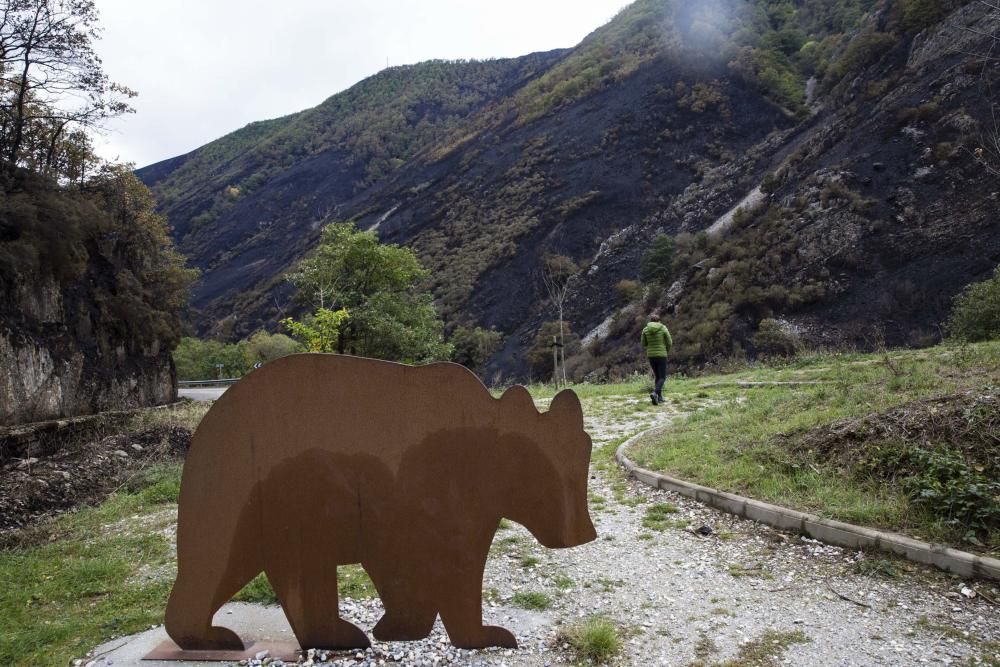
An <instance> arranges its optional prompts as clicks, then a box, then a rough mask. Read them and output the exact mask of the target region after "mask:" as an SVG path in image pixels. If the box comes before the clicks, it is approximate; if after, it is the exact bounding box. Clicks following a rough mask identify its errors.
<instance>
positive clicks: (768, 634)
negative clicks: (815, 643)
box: [716, 630, 811, 667]
mask: <svg viewBox="0 0 1000 667" xmlns="http://www.w3.org/2000/svg"><path fill="white" fill-rule="evenodd" d="M809 641H811V640H810V639H809V637H807V636H806V634H805V633H804V632H802V631H801V630H795V631H792V632H784V631H781V630H767V631H765V632H764V633H763V634H762V635H761V636H760V637H757V638H756V639H752V640H750V641H749V642H747V643H746V644H743V645H742V646H740V650H739V652H738V653H737V654H736V657H734V658H732V659H731V660H726V661H725V662H720V663H718V664H717V665H716V667H773V666H776V665H779V664H781V656H782V655H784V653H785V651H786V650H788V647H789V646H791V645H792V644H805V643H807V642H809Z"/></svg>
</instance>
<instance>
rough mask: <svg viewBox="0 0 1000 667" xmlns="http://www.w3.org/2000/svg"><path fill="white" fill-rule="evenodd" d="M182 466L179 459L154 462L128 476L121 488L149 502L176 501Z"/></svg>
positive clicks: (179, 490)
mask: <svg viewBox="0 0 1000 667" xmlns="http://www.w3.org/2000/svg"><path fill="white" fill-rule="evenodd" d="M183 466H184V464H183V462H180V461H164V462H161V463H155V464H153V465H151V466H150V467H149V468H146V469H145V470H142V471H140V472H139V473H137V474H136V475H134V476H132V477H131V478H129V479H128V480H127V481H126V482H125V484H124V486H123V487H122V488H123V489H124V490H126V491H128V492H131V493H135V494H137V495H138V496H139V497H140V498H141V499H142V500H143V501H144V502H147V503H150V504H154V505H155V504H161V503H176V502H177V497H178V496H179V495H180V492H181V469H182V468H183Z"/></svg>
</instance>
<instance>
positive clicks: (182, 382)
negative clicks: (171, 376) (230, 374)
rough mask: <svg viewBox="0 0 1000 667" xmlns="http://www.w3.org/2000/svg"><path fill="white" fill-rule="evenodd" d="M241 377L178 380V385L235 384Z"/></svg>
mask: <svg viewBox="0 0 1000 667" xmlns="http://www.w3.org/2000/svg"><path fill="white" fill-rule="evenodd" d="M238 381H239V378H228V379H225V380H178V381H177V386H178V387H200V386H213V385H220V384H233V383H234V382H238Z"/></svg>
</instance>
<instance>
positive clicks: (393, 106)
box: [137, 51, 561, 334]
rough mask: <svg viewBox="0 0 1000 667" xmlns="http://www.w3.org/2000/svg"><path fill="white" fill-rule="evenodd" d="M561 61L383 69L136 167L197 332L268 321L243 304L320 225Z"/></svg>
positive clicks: (274, 280)
mask: <svg viewBox="0 0 1000 667" xmlns="http://www.w3.org/2000/svg"><path fill="white" fill-rule="evenodd" d="M560 54H561V52H559V51H554V52H550V53H539V54H532V55H529V56H524V57H522V58H516V59H507V60H496V61H486V62H442V61H433V62H427V63H422V64H420V65H414V66H407V67H395V68H391V69H387V70H384V71H383V72H380V73H379V74H377V75H375V76H373V77H370V78H369V79H366V80H365V81H362V82H361V83H359V84H358V85H356V86H354V87H353V88H351V89H350V90H348V91H345V92H344V93H341V94H339V95H335V96H334V97H331V98H330V99H328V100H326V101H325V102H324V103H323V104H321V105H319V106H318V107H316V108H314V109H310V110H307V111H303V112H301V113H298V114H293V115H291V116H288V117H285V118H279V119H275V120H270V121H265V122H261V123H252V124H251V125H249V126H247V127H245V128H243V129H242V130H239V131H237V132H234V133H232V134H230V135H227V136H226V137H223V138H221V139H219V140H217V141H215V142H212V143H211V144H208V145H206V146H203V147H202V148H199V149H197V150H196V151H193V152H192V153H190V154H188V155H184V156H180V157H177V158H171V159H170V160H165V161H163V162H160V163H157V164H154V165H150V166H148V167H145V168H143V169H140V170H139V171H138V172H137V173H138V175H139V176H140V178H142V179H143V181H144V182H145V183H147V184H148V185H149V186H150V187H151V188H152V189H153V190H154V192H155V193H156V195H157V197H158V199H159V200H160V209H161V211H163V212H164V213H166V214H167V216H168V218H169V220H170V221H171V224H172V225H173V227H174V235H175V238H176V240H177V243H178V247H179V249H180V250H181V251H182V252H184V253H185V254H186V255H187V256H188V257H189V258H190V259H191V261H192V263H193V264H194V265H195V266H197V267H198V268H200V269H201V270H202V279H201V281H200V282H199V283H198V285H196V287H195V290H194V293H193V296H192V305H193V306H194V307H195V308H196V309H199V310H201V311H202V313H201V316H200V317H199V318H198V319H197V322H196V324H197V326H198V328H199V329H200V330H201V331H202V332H206V331H213V332H214V333H217V334H218V333H234V334H242V333H247V332H249V331H252V330H254V329H256V328H259V327H260V326H262V325H266V324H272V323H271V322H269V321H266V320H263V319H261V317H262V315H261V314H260V313H257V312H248V311H247V310H246V309H245V308H244V307H243V305H242V302H243V300H244V298H245V297H244V295H248V296H249V297H250V298H251V300H252V299H253V298H255V297H259V296H260V295H261V294H264V293H267V294H270V292H271V291H272V289H274V288H276V287H280V285H281V274H282V272H284V271H285V270H286V269H287V268H288V267H289V265H290V263H291V262H293V261H294V260H296V259H298V258H301V257H302V256H303V255H304V254H305V253H306V252H307V251H308V250H309V249H310V248H311V247H312V245H313V244H314V243H315V241H316V239H317V238H318V229H319V227H320V226H321V224H323V223H325V222H329V221H332V220H339V219H344V218H345V213H344V210H343V209H344V204H345V202H347V201H349V200H350V199H351V198H353V197H355V196H356V195H357V193H359V192H361V191H364V190H365V189H366V188H368V187H370V186H371V185H372V184H374V183H376V182H379V181H380V180H381V179H383V178H384V177H385V176H386V175H387V174H389V173H391V172H393V171H395V170H397V169H398V168H399V167H400V166H401V165H402V164H404V163H405V162H406V161H407V160H409V159H411V158H412V157H413V156H414V155H416V154H417V153H418V152H420V151H421V150H423V149H424V148H426V147H427V146H428V145H431V144H433V143H435V142H437V141H440V140H441V139H442V138H443V137H445V136H446V135H447V133H448V132H450V131H452V130H453V129H454V128H455V127H457V126H458V125H459V124H460V123H461V122H462V121H463V120H464V119H466V118H468V117H469V116H470V115H472V114H474V113H476V112H477V111H478V110H480V109H482V108H483V107H485V106H488V105H490V104H492V103H494V102H496V101H497V100H498V99H502V98H504V97H506V96H508V95H509V94H510V93H511V91H513V90H516V89H517V88H518V87H520V86H522V85H523V84H524V82H525V81H527V80H530V79H531V78H532V77H534V76H536V75H537V73H538V72H539V71H543V70H544V69H545V68H546V67H548V66H549V65H550V64H551V63H552V62H554V61H555V60H557V59H558V58H559V56H560ZM265 300H267V301H269V302H270V304H271V308H272V309H273V308H274V307H275V300H274V297H273V296H269V297H268V298H267V299H265ZM282 303H283V302H282ZM234 327H235V328H234Z"/></svg>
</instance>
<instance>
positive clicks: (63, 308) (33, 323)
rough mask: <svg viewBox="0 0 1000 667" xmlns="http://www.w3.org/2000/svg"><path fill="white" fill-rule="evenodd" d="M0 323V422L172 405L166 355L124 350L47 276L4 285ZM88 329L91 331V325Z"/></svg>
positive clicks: (124, 344) (173, 395)
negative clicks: (0, 321)
mask: <svg viewBox="0 0 1000 667" xmlns="http://www.w3.org/2000/svg"><path fill="white" fill-rule="evenodd" d="M5 287H7V289H6V290H5V292H4V294H3V296H4V309H5V310H6V311H7V312H6V313H5V315H8V316H9V317H4V319H3V323H2V325H0V368H2V369H3V373H2V374H0V425H4V426H8V425H12V424H21V423H24V422H32V421H43V420H47V419H56V418H60V417H72V416H76V415H86V414H93V413H95V412H102V411H105V410H122V409H128V408H136V407H142V406H147V405H160V404H163V403H168V402H171V401H173V400H176V396H177V391H176V377H175V373H174V369H173V363H172V362H171V360H170V355H169V354H168V353H167V351H166V350H161V349H156V346H154V347H153V348H152V349H146V350H141V351H140V353H139V354H135V353H134V352H133V351H130V350H128V348H129V345H128V341H126V340H122V339H118V338H116V337H115V336H113V335H111V334H110V333H109V332H108V330H107V329H105V328H104V327H102V326H101V323H100V322H96V323H95V322H92V321H91V320H90V317H89V315H90V313H89V312H88V309H87V307H86V303H85V302H83V301H81V300H80V299H79V297H78V296H77V295H74V294H73V293H72V292H73V291H74V290H70V293H69V294H66V293H63V292H62V291H61V290H60V289H59V286H58V285H57V284H56V281H55V280H54V279H52V278H48V279H42V280H30V279H27V278H22V279H20V280H18V283H17V284H15V285H13V286H5ZM95 325H96V326H95Z"/></svg>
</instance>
